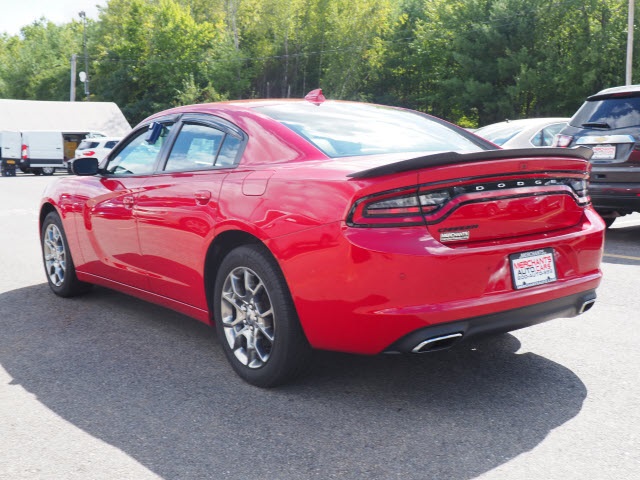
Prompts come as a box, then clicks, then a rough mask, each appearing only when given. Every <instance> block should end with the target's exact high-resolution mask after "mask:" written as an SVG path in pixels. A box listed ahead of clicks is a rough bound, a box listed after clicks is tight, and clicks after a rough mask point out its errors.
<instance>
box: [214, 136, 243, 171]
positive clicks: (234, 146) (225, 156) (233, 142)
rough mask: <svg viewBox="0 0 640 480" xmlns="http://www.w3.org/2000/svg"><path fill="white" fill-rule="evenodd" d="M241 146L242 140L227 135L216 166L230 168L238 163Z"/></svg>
mask: <svg viewBox="0 0 640 480" xmlns="http://www.w3.org/2000/svg"><path fill="white" fill-rule="evenodd" d="M241 146H242V140H240V139H239V138H236V137H234V136H233V135H229V134H227V136H226V137H225V139H224V143H223V144H222V148H221V149H220V153H219V154H218V159H217V160H216V166H220V167H229V166H231V165H233V164H234V163H235V162H236V158H237V157H238V152H239V150H240V147H241Z"/></svg>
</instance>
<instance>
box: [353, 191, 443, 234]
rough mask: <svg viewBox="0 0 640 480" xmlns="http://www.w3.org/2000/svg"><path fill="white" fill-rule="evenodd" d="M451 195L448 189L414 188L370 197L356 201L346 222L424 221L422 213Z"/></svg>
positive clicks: (371, 224)
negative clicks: (426, 189) (423, 189)
mask: <svg viewBox="0 0 640 480" xmlns="http://www.w3.org/2000/svg"><path fill="white" fill-rule="evenodd" d="M450 199H451V194H450V193H449V191H448V190H437V191H430V192H418V191H416V190H415V189H412V191H410V192H409V193H408V191H407V190H401V191H395V192H390V193H386V194H383V195H376V196H372V197H367V198H363V199H361V200H359V201H358V202H356V204H355V205H354V207H353V208H352V209H351V212H350V214H349V218H348V220H347V223H349V224H350V225H353V226H358V227H387V226H414V225H424V224H425V222H424V217H423V215H425V214H427V213H433V212H435V211H437V210H439V209H440V208H442V207H443V206H444V205H445V204H446V203H447V202H448V201H449V200H450Z"/></svg>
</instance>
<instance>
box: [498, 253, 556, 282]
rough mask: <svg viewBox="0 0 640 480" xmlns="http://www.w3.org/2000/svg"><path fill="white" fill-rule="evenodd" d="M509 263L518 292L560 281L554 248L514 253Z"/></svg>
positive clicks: (510, 256)
mask: <svg viewBox="0 0 640 480" xmlns="http://www.w3.org/2000/svg"><path fill="white" fill-rule="evenodd" d="M509 261H510V263H511V277H512V278H513V288H515V289H516V290H520V289H522V288H528V287H535V286H536V285H543V284H545V283H551V282H555V281H556V280H557V279H558V277H557V276H556V265H555V262H554V259H553V249H552V248H542V249H540V250H534V251H531V252H522V253H514V254H512V255H509Z"/></svg>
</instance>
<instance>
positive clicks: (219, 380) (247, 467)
mask: <svg viewBox="0 0 640 480" xmlns="http://www.w3.org/2000/svg"><path fill="white" fill-rule="evenodd" d="M0 310H1V311H2V315H1V317H0V331H1V332H2V335H0V364H1V365H2V367H3V368H4V369H5V370H6V371H7V372H8V373H9V375H10V376H11V377H12V378H13V380H12V382H11V384H12V385H21V386H22V387H23V388H24V389H26V390H27V391H28V392H30V393H32V394H33V395H35V396H36V398H37V400H38V401H39V402H41V403H42V404H43V405H45V406H46V407H47V408H48V409H50V410H51V411H53V412H55V413H56V414H57V415H59V416H61V417H62V418H63V419H65V420H66V421H68V422H71V423H72V424H73V425H74V426H76V427H77V428H79V429H82V430H83V431H85V432H87V433H89V434H90V435H92V436H94V437H96V438H98V439H100V440H102V441H105V442H107V443H109V444H111V445H113V446H115V447H117V448H118V449H121V450H122V451H124V452H125V453H126V454H128V455H129V456H131V457H132V458H134V459H136V460H137V461H138V462H140V463H141V464H142V465H144V466H145V467H147V468H148V469H149V470H151V471H153V472H155V473H156V474H157V475H160V476H161V477H163V478H166V479H205V478H215V479H219V478H234V479H236V478H237V479H249V478H250V479H289V478H292V479H293V478H296V479H298V478H299V479H308V478H322V479H327V478H346V479H360V478H383V479H388V478H403V479H414V478H415V479H421V480H422V479H432V478H434V479H435V478H438V479H444V478H450V479H470V478H474V477H476V476H478V475H480V474H482V473H484V472H487V471H489V470H491V469H494V468H496V467H498V466H499V465H501V464H503V463H505V462H507V461H509V460H511V459H513V458H514V457H516V456H518V455H520V454H522V453H523V452H527V451H529V450H531V449H533V448H534V447H536V446H537V445H538V444H539V443H540V442H542V440H543V439H544V438H545V437H546V436H547V435H548V434H549V432H550V431H551V430H553V429H555V428H557V427H559V426H561V425H563V424H564V423H565V422H567V421H568V420H570V419H571V418H573V417H575V416H576V415H577V414H578V413H579V412H580V410H581V408H582V404H583V401H584V399H585V397H586V394H587V391H586V388H585V385H584V384H583V383H582V382H581V381H580V379H579V378H578V377H577V376H576V375H575V374H574V373H573V372H571V371H570V370H568V369H567V368H565V367H563V366H562V365H559V364H557V363H554V362H552V361H550V360H548V359H546V358H544V357H541V356H538V355H536V354H534V353H521V354H519V353H517V350H518V348H519V347H520V343H519V341H518V340H517V338H516V337H515V336H513V335H509V334H507V335H502V336H499V337H496V338H493V339H488V340H484V341H481V342H476V343H474V344H470V345H461V346H460V347H459V348H457V349H455V350H449V351H444V352H437V353H431V354H427V355H424V356H400V355H397V356H396V355H393V356H377V357H363V356H356V355H347V354H340V353H328V352H318V353H317V355H316V358H315V361H314V364H313V366H312V367H311V368H310V370H309V372H308V374H307V375H306V376H305V377H304V378H302V379H300V380H298V381H297V382H296V383H294V384H291V385H288V386H285V387H281V388H277V389H271V390H262V389H258V388H255V387H252V386H250V385H247V384H245V383H244V382H243V381H242V380H240V379H239V378H238V377H237V376H235V374H234V373H233V371H232V369H231V367H230V366H229V365H228V364H227V362H226V360H225V358H224V354H223V352H222V349H221V348H220V347H219V346H218V345H217V343H216V338H215V334H214V332H213V329H211V328H209V327H207V326H205V325H202V324H200V323H198V322H196V321H195V320H191V319H189V318H187V317H184V316H182V315H180V314H178V313H174V312H172V311H170V310H166V309H163V308H161V307H157V306H154V305H150V304H147V303H144V302H142V301H138V300H136V299H133V298H130V297H127V296H125V295H121V294H119V293H116V292H113V291H110V290H107V289H102V288H96V289H94V290H93V292H91V293H90V294H88V295H86V296H84V297H79V298H75V299H67V300H65V299H61V298H57V297H55V296H54V295H53V294H51V293H50V292H49V289H48V287H47V286H46V284H44V285H35V286H31V287H28V288H22V289H18V290H13V291H10V292H6V293H3V294H0ZM2 388H7V386H4V387H2Z"/></svg>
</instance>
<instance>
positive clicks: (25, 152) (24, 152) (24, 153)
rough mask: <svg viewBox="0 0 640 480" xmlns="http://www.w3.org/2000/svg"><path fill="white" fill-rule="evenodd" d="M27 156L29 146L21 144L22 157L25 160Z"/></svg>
mask: <svg viewBox="0 0 640 480" xmlns="http://www.w3.org/2000/svg"><path fill="white" fill-rule="evenodd" d="M27 158H29V147H27V146H26V145H22V159H23V160H26V159H27Z"/></svg>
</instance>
